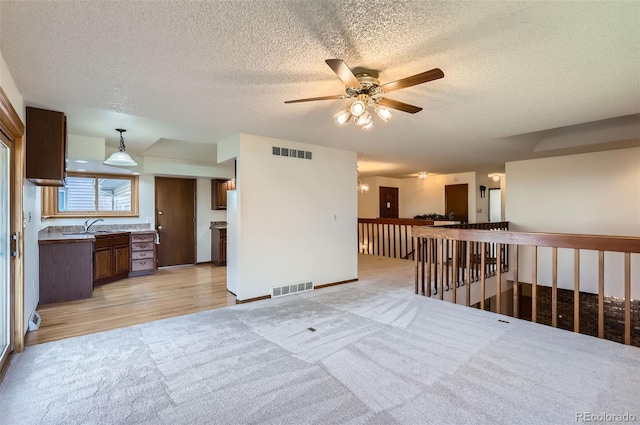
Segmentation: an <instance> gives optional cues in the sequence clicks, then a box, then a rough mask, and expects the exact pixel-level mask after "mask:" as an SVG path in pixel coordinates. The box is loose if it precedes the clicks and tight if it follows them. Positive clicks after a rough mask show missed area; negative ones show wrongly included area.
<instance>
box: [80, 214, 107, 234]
mask: <svg viewBox="0 0 640 425" xmlns="http://www.w3.org/2000/svg"><path fill="white" fill-rule="evenodd" d="M89 220H90V219H89V218H88V219H87V220H86V221H85V222H84V232H85V233H89V229H90V228H91V226H93V225H94V224H96V223H97V222H99V221H104V218H96V219H95V220H93V221H92V222H91V223H90V224H89Z"/></svg>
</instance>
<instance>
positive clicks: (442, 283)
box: [436, 239, 444, 300]
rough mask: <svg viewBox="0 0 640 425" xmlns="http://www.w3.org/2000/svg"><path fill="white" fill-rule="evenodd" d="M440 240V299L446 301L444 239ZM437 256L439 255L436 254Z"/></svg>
mask: <svg viewBox="0 0 640 425" xmlns="http://www.w3.org/2000/svg"><path fill="white" fill-rule="evenodd" d="M439 240H440V263H439V264H440V299H441V300H443V299H444V239H439ZM436 255H437V254H436Z"/></svg>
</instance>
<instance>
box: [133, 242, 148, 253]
mask: <svg viewBox="0 0 640 425" xmlns="http://www.w3.org/2000/svg"><path fill="white" fill-rule="evenodd" d="M151 250H153V242H136V243H132V244H131V251H151Z"/></svg>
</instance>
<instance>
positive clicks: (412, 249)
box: [411, 238, 416, 257]
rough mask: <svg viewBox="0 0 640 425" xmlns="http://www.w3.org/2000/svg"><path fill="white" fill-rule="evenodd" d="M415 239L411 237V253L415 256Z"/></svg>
mask: <svg viewBox="0 0 640 425" xmlns="http://www.w3.org/2000/svg"><path fill="white" fill-rule="evenodd" d="M413 239H414V238H411V252H412V253H413V254H411V255H413V256H414V257H415V255H416V247H415V244H414V243H413Z"/></svg>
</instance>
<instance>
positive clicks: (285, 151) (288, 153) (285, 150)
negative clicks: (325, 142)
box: [271, 146, 313, 159]
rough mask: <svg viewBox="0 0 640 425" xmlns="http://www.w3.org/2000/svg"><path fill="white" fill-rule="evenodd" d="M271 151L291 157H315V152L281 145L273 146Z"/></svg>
mask: <svg viewBox="0 0 640 425" xmlns="http://www.w3.org/2000/svg"><path fill="white" fill-rule="evenodd" d="M271 153H272V154H273V155H276V156H288V157H289V158H298V159H313V153H312V152H310V151H303V150H298V149H289V148H281V147H279V146H273V147H272V148H271Z"/></svg>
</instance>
